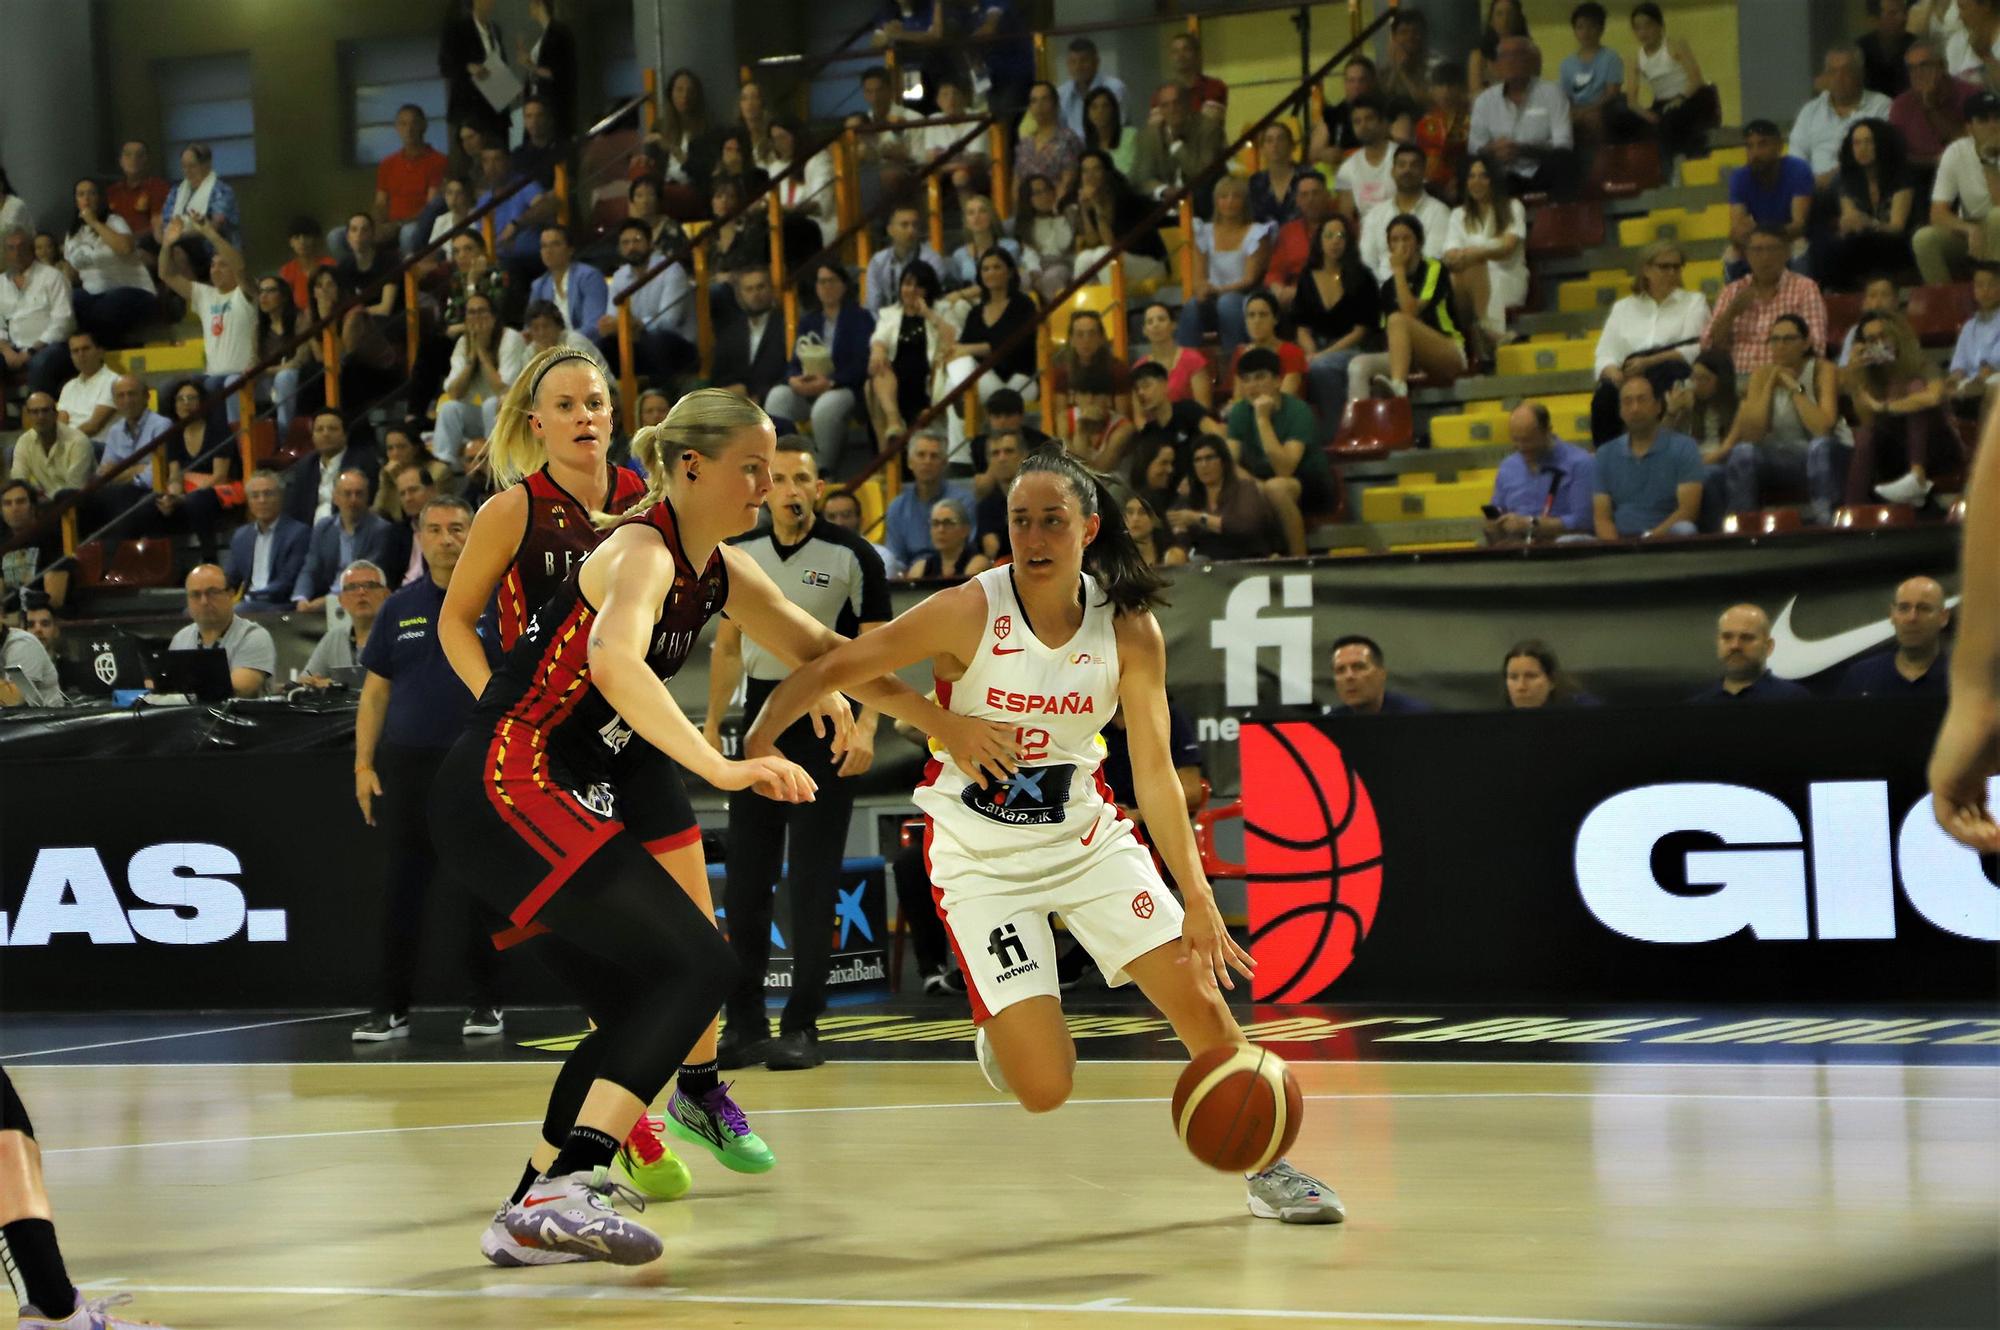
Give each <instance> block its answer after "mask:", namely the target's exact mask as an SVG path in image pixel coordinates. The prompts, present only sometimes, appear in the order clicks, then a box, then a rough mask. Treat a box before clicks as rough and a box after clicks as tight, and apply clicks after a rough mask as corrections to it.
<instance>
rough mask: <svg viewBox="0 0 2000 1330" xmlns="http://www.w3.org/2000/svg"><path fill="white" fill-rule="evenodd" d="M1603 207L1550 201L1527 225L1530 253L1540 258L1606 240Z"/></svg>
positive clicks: (1581, 248)
mask: <svg viewBox="0 0 2000 1330" xmlns="http://www.w3.org/2000/svg"><path fill="white" fill-rule="evenodd" d="M1604 236H1605V231H1604V209H1603V208H1602V207H1601V206H1599V205H1598V204H1595V203H1551V204H1547V205H1545V206H1544V207H1541V208H1537V209H1536V210H1535V212H1534V220H1533V221H1531V222H1530V223H1529V224H1528V253H1529V254H1530V255H1532V256H1534V257H1537V258H1543V257H1547V256H1549V255H1555V254H1578V253H1581V252H1583V251H1584V250H1586V249H1595V248H1597V247H1598V246H1599V245H1602V244H1603V243H1604Z"/></svg>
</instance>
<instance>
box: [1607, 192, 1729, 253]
mask: <svg viewBox="0 0 2000 1330" xmlns="http://www.w3.org/2000/svg"><path fill="white" fill-rule="evenodd" d="M1728 238H1729V205H1728V204H1726V203H1718V204H1716V205H1715V206H1713V207H1710V208H1703V209H1701V210H1700V211H1699V212H1694V211H1690V210H1689V209H1686V208H1661V209H1659V210H1658V211H1655V212H1649V213H1647V214H1646V215H1645V216H1644V217H1628V218H1626V219H1625V220H1624V221H1622V222H1620V223H1618V243H1619V244H1620V245H1622V246H1624V247H1626V248H1628V249H1633V248H1637V247H1638V246H1640V245H1650V244H1652V243H1653V242H1654V241H1655V240H1679V241H1682V242H1693V241H1696V240H1727V239H1728Z"/></svg>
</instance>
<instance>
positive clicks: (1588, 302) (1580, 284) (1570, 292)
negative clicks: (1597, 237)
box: [1556, 268, 1632, 314]
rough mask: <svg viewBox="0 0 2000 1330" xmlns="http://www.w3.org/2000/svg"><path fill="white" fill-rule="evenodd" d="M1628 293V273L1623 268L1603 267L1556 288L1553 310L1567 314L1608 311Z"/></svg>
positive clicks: (1630, 282) (1629, 290)
mask: <svg viewBox="0 0 2000 1330" xmlns="http://www.w3.org/2000/svg"><path fill="white" fill-rule="evenodd" d="M1631 293H1632V274H1631V273H1629V272H1626V271H1625V270H1624V269H1623V268H1603V269H1599V270H1597V271H1596V272H1593V273H1591V274H1590V275H1589V276H1588V277H1579V278H1575V279H1573V280H1571V281H1567V282H1564V283H1563V284H1562V285H1561V286H1559V287H1557V288H1556V308H1557V309H1559V310H1562V311H1563V312H1565V313H1570V314H1581V313H1585V312H1588V311H1590V310H1594V309H1610V308H1611V307H1612V306H1613V305H1615V304H1617V303H1618V302H1619V301H1620V300H1622V299H1624V298H1625V297H1626V296H1628V295H1630V294H1631Z"/></svg>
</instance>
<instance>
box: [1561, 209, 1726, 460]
mask: <svg viewBox="0 0 2000 1330" xmlns="http://www.w3.org/2000/svg"><path fill="white" fill-rule="evenodd" d="M1686 267H1687V256H1686V254H1684V253H1683V252H1682V250H1681V248H1680V246H1679V245H1676V244H1675V243H1674V242H1673V241H1671V240H1656V241H1654V242H1653V243H1652V244H1650V245H1648V246H1646V248H1645V251H1644V252H1643V253H1641V254H1640V255H1639V266H1638V269H1637V270H1636V271H1635V272H1634V273H1633V275H1632V294H1631V295H1629V296H1626V297H1625V298H1624V299H1623V300H1621V301H1619V302H1618V303H1617V304H1615V305H1613V306H1612V307H1611V314H1610V317H1609V318H1607V319H1605V321H1604V330H1603V331H1602V332H1600V333H1599V334H1598V335H1597V359H1596V365H1597V393H1596V395H1595V396H1594V397H1592V398H1591V402H1590V433H1591V437H1592V438H1593V439H1594V440H1595V441H1596V442H1598V443H1603V442H1605V441H1606V440H1608V439H1615V438H1617V437H1618V436H1619V435H1620V434H1623V433H1624V432H1625V425H1624V422H1623V421H1622V420H1621V419H1620V418H1619V414H1618V389H1619V388H1620V386H1621V385H1623V384H1624V382H1625V379H1626V376H1627V375H1631V374H1644V375H1645V376H1646V377H1647V378H1649V379H1651V380H1652V381H1653V386H1654V388H1655V389H1657V390H1658V392H1659V394H1660V400H1661V401H1665V400H1666V399H1667V393H1668V390H1669V389H1671V388H1672V387H1673V386H1674V385H1675V384H1676V383H1678V382H1680V381H1681V380H1682V379H1684V378H1686V377H1687V374H1688V367H1689V366H1690V365H1692V364H1693V363H1694V358H1695V356H1696V355H1697V354H1698V353H1699V352H1700V351H1701V333H1702V329H1704V328H1706V327H1707V326H1708V301H1707V299H1706V298H1705V297H1704V296H1703V295H1702V294H1701V292H1699V291H1688V290H1685V289H1683V288H1682V286H1681V273H1682V271H1683V270H1685V269H1686Z"/></svg>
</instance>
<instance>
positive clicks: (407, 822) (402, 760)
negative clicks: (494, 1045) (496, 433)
mask: <svg viewBox="0 0 2000 1330" xmlns="http://www.w3.org/2000/svg"><path fill="white" fill-rule="evenodd" d="M471 529H472V508H471V506H470V505H469V504H467V503H466V502H465V500H463V499H459V498H453V497H448V496H447V497H441V498H435V499H432V500H431V501H430V502H429V503H427V504H425V505H424V507H423V510H422V512H421V513H420V514H419V515H418V518H417V543H418V544H419V545H420V546H421V547H422V549H423V553H424V565H425V567H426V568H428V569H429V572H430V575H429V576H428V577H422V578H418V579H417V580H416V581H414V582H411V583H408V584H407V585H405V586H404V587H403V588H402V589H401V590H400V591H398V592H396V594H395V595H393V596H391V597H389V599H387V600H386V601H384V602H383V603H382V608H381V610H380V611H379V612H378V613H377V614H376V617H375V628H374V630H373V631H372V632H370V633H369V634H368V645H367V646H366V647H364V648H363V649H362V652H361V664H362V667H363V668H364V669H366V670H367V671H368V676H367V678H366V680H365V681H364V682H363V683H362V685H361V709H360V711H359V713H358V714H357V715H356V716H355V720H354V798H355V801H356V802H357V803H359V804H360V805H361V816H362V817H363V818H364V819H366V821H367V823H368V825H369V826H371V827H373V826H380V827H381V828H382V829H383V831H384V832H385V833H387V835H388V838H389V893H388V899H387V901H385V902H384V907H383V912H382V999H383V1001H382V1005H381V1007H380V1009H378V1010H377V1011H376V1012H375V1013H374V1014H373V1015H371V1016H370V1017H369V1018H368V1020H367V1021H365V1022H363V1023H362V1024H361V1025H358V1026H356V1027H355V1029H354V1041H355V1042H356V1043H380V1042H382V1041H383V1040H388V1039H404V1038H408V1037H409V1033H410V998H411V995H412V992H413V990H414V988H415V985H416V969H417V943H418V941H419V939H420V938H421V937H422V924H423V911H424V893H425V891H426V890H427V889H428V888H429V887H430V884H431V879H432V878H434V877H435V876H436V875H437V855H436V852H435V851H434V850H433V849H432V848H431V830H430V817H429V811H428V810H429V806H430V793H431V784H432V782H433V781H434V780H435V779H436V777H437V769H438V764H439V763H441V762H442V761H443V760H444V755H445V753H446V751H447V750H448V749H450V747H451V746H452V744H453V743H455V742H457V740H458V736H459V733H460V731H462V730H464V728H465V718H466V716H467V714H468V713H470V712H471V710H472V703H473V697H472V694H471V693H470V692H468V691H466V687H465V685H464V684H463V683H461V682H459V678H458V673H457V672H456V671H455V670H453V669H452V667H451V663H450V662H449V661H447V660H446V659H445V657H444V649H443V647H441V646H440V645H439V644H438V636H437V621H438V614H439V613H440V611H441V610H442V609H443V607H444V593H445V588H446V587H448V586H450V585H451V574H452V570H453V569H454V568H456V567H457V566H458V556H459V555H460V553H462V552H463V551H464V549H465V535H466V532H468V531H470V530H471ZM485 646H486V654H487V659H488V661H489V662H491V663H493V664H495V665H497V664H498V663H499V652H498V651H496V650H495V649H494V646H495V644H494V642H493V640H492V639H491V638H487V639H486V640H485ZM378 813H379V814H380V817H379V818H378V817H377V814H378ZM465 899H466V900H467V901H468V902H469V901H470V899H471V898H470V897H469V896H468V897H466V898H465ZM449 908H451V909H452V910H453V911H454V913H456V911H457V910H459V909H462V908H467V907H462V906H459V905H457V904H456V903H455V902H454V903H453V904H452V905H451V906H450V907H449ZM458 918H459V919H461V920H463V922H462V923H461V924H460V927H461V928H462V929H463V931H464V939H463V942H464V952H463V954H464V956H465V968H466V975H467V978H468V980H469V981H470V983H471V985H472V995H471V998H472V1000H471V1010H470V1011H468V1012H467V1013H466V1017H465V1022H464V1025H463V1026H462V1027H461V1032H462V1033H463V1034H464V1035H466V1036H467V1037H468V1038H469V1037H472V1036H475V1035H496V1034H499V1033H501V1031H502V1028H503V1026H502V1022H501V1017H500V1012H499V1009H498V1008H497V1007H495V1006H494V1005H493V996H492V981H493V966H494V951H493V945H492V942H491V940H490V936H489V935H490V933H491V931H492V930H491V929H490V928H488V927H486V922H487V921H485V920H483V919H480V918H479V917H477V913H476V911H475V913H474V917H472V918H471V919H465V917H464V916H463V915H459V916H458Z"/></svg>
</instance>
